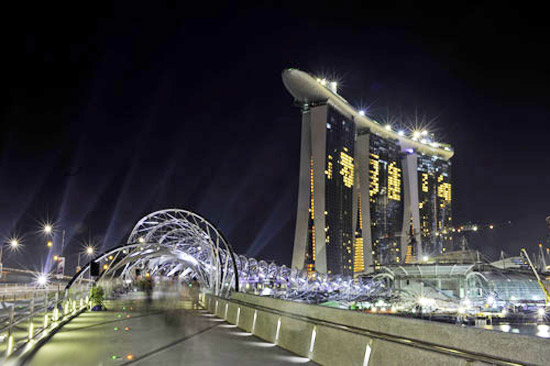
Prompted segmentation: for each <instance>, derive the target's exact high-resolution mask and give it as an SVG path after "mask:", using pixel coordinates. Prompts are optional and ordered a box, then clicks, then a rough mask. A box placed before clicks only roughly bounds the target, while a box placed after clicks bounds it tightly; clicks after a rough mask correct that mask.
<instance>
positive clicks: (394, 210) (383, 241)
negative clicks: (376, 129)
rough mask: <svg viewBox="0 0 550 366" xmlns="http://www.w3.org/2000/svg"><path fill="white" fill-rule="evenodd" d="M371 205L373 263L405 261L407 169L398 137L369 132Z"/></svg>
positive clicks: (376, 264) (377, 264)
mask: <svg viewBox="0 0 550 366" xmlns="http://www.w3.org/2000/svg"><path fill="white" fill-rule="evenodd" d="M369 139H370V143H369V171H368V176H369V208H370V232H371V238H370V240H371V242H372V251H373V263H372V264H374V265H375V266H379V265H381V264H385V263H399V262H400V261H401V253H400V252H401V231H402V229H403V202H404V197H403V173H402V171H403V169H402V167H401V155H402V154H401V150H400V148H399V145H397V144H396V143H395V141H390V140H386V139H383V138H381V137H379V136H377V135H375V134H370V135H369Z"/></svg>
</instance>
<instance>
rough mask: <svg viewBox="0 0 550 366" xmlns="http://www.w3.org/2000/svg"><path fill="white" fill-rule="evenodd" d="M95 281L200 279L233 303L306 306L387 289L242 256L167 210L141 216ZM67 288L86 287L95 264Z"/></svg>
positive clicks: (197, 219)
mask: <svg viewBox="0 0 550 366" xmlns="http://www.w3.org/2000/svg"><path fill="white" fill-rule="evenodd" d="M92 262H93V263H95V266H96V267H99V268H100V271H101V273H100V274H99V277H98V278H97V282H98V283H101V282H107V281H119V282H122V283H131V282H133V281H135V280H136V279H137V277H138V276H144V275H145V274H146V275H147V276H150V277H156V278H165V279H174V278H178V279H180V280H190V279H196V280H197V281H198V282H199V284H200V286H201V288H202V289H203V291H206V292H209V293H211V294H214V295H216V296H220V297H225V298H229V297H230V296H231V292H232V291H239V292H247V293H254V294H257V295H262V296H270V297H275V298H280V299H285V300H295V301H303V302H314V303H319V302H325V301H333V300H335V301H365V300H369V299H373V298H375V297H377V296H379V295H380V294H382V293H385V292H386V291H387V289H386V288H385V287H384V285H383V283H382V282H378V281H373V280H370V279H358V278H355V279H354V278H352V277H344V276H338V275H327V274H322V273H317V272H313V273H308V272H306V271H305V270H298V269H295V268H289V267H287V266H285V265H277V264H275V263H268V262H267V261H264V260H257V259H255V258H249V257H246V256H244V255H238V254H236V253H235V252H234V251H233V248H232V247H231V245H230V244H229V243H228V241H227V239H226V238H225V237H224V236H223V234H222V233H221V232H220V231H219V230H218V229H217V228H216V227H215V226H214V225H212V224H211V223H210V222H209V221H208V220H206V219H205V218H204V217H202V216H200V215H198V214H196V213H194V212H191V211H186V210H181V209H167V210H161V211H157V212H154V213H151V214H149V215H147V216H145V217H143V218H142V219H141V220H139V222H138V223H137V224H136V225H135V227H134V228H133V230H132V231H131V233H130V235H129V237H128V241H127V243H126V244H124V245H120V246H117V247H115V248H112V249H110V250H108V251H106V252H105V253H103V254H101V255H100V256H98V257H96V258H95V259H94V260H93V261H92ZM92 262H90V263H89V264H88V265H86V266H85V267H84V268H83V269H82V270H81V271H80V272H79V273H78V274H77V275H76V276H75V277H74V278H73V279H72V280H71V282H70V283H69V284H68V286H67V289H69V290H70V289H74V288H78V287H80V286H88V284H89V279H91V278H92V277H91V272H90V269H91V264H92Z"/></svg>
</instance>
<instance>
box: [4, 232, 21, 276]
mask: <svg viewBox="0 0 550 366" xmlns="http://www.w3.org/2000/svg"><path fill="white" fill-rule="evenodd" d="M4 245H9V248H10V249H11V250H18V249H19V246H20V245H21V242H20V241H19V239H17V237H15V236H12V237H11V238H10V239H9V240H8V241H7V242H6V243H0V277H2V258H3V257H4Z"/></svg>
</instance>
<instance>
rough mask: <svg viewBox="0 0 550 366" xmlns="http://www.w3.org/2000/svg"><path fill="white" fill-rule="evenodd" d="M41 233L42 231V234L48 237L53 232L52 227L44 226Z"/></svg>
mask: <svg viewBox="0 0 550 366" xmlns="http://www.w3.org/2000/svg"><path fill="white" fill-rule="evenodd" d="M42 231H44V234H46V235H50V234H51V233H52V232H53V226H52V225H50V224H45V225H44V228H43V229H42Z"/></svg>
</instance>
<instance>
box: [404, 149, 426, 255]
mask: <svg viewBox="0 0 550 366" xmlns="http://www.w3.org/2000/svg"><path fill="white" fill-rule="evenodd" d="M417 165H418V156H417V154H416V153H414V154H407V155H405V157H404V158H403V160H402V166H403V186H404V189H405V208H404V210H403V229H402V232H401V235H402V236H401V237H402V238H407V237H408V235H409V228H410V222H411V216H412V224H413V230H414V237H415V240H416V257H417V259H418V258H419V257H420V256H422V239H421V236H420V209H419V207H418V204H419V198H418V171H417ZM401 253H407V240H402V241H401Z"/></svg>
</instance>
